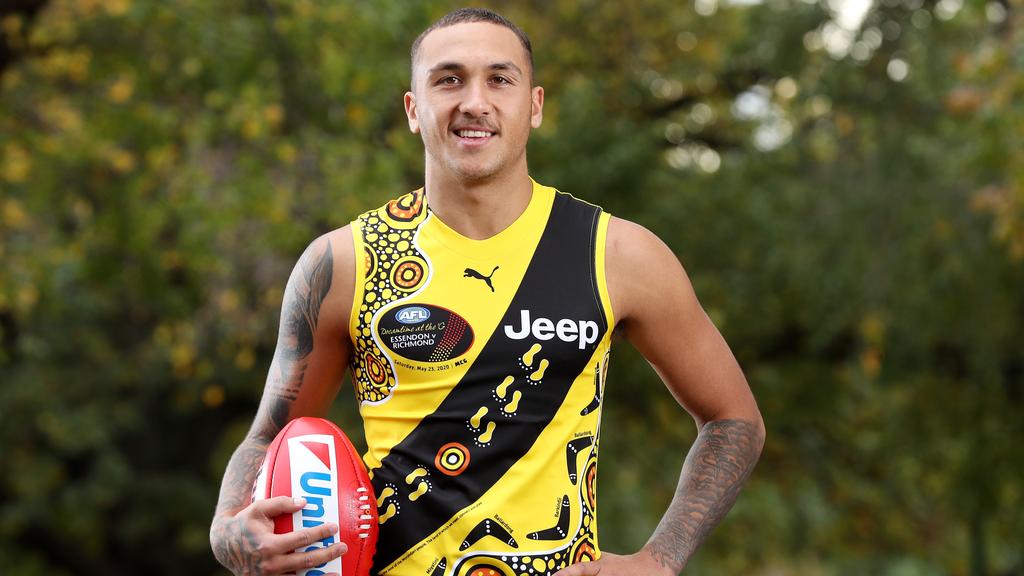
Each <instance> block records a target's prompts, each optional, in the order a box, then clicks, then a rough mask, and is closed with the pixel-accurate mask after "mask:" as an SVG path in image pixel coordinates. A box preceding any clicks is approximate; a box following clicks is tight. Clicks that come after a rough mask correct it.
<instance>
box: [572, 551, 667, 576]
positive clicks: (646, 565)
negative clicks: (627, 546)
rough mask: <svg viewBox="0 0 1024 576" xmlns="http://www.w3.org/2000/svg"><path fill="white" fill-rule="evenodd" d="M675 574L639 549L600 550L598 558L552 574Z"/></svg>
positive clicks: (581, 575)
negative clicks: (625, 552) (628, 551)
mask: <svg viewBox="0 0 1024 576" xmlns="http://www.w3.org/2000/svg"><path fill="white" fill-rule="evenodd" d="M598 574H600V576H640V575H642V576H675V574H676V573H675V572H673V571H671V570H670V569H669V568H666V567H665V566H662V565H661V564H660V563H658V562H657V561H656V560H655V559H654V558H652V557H651V555H650V554H648V553H646V552H645V551H643V550H641V551H640V552H637V553H636V554H629V555H627V556H620V555H618V554H611V553H608V552H602V553H601V558H600V559H599V560H594V561H593V562H580V563H579V564H573V565H572V566H568V567H566V568H563V569H562V570H559V571H558V572H555V574H554V576H597V575H598Z"/></svg>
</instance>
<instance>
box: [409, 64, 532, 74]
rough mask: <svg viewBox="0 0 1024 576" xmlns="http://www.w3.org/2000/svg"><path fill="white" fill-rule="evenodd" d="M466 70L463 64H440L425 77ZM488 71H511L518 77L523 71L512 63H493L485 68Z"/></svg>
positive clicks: (428, 71)
mask: <svg viewBox="0 0 1024 576" xmlns="http://www.w3.org/2000/svg"><path fill="white" fill-rule="evenodd" d="M465 69H466V66H465V65H464V64H460V63H458V62H440V63H438V64H437V65H436V66H434V67H432V68H431V69H430V70H427V75H428V76H432V75H434V74H436V73H438V72H458V71H463V70H465ZM487 69H488V70H502V71H505V70H511V71H513V72H515V73H516V74H518V75H519V76H520V77H521V76H522V75H523V71H522V70H521V69H520V68H519V66H516V65H515V63H513V62H495V63H494V64H491V65H489V66H488V67H487Z"/></svg>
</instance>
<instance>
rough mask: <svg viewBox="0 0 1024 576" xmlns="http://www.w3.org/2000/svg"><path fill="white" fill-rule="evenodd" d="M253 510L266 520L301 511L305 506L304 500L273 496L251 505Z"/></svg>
mask: <svg viewBox="0 0 1024 576" xmlns="http://www.w3.org/2000/svg"><path fill="white" fill-rule="evenodd" d="M252 505H253V509H254V510H255V511H256V512H259V513H260V514H263V515H264V516H266V517H267V518H274V517H275V516H280V515H281V514H291V513H292V512H298V511H299V510H302V507H303V506H305V505H306V499H305V498H292V497H290V496H275V497H273V498H268V499H266V500H257V501H255V502H253V503H252Z"/></svg>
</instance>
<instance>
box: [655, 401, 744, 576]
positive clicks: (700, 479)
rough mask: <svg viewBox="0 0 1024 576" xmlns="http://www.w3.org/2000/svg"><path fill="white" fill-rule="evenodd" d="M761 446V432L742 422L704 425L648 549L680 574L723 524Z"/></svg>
mask: <svg viewBox="0 0 1024 576" xmlns="http://www.w3.org/2000/svg"><path fill="white" fill-rule="evenodd" d="M763 442H764V438H763V436H762V433H761V430H760V427H759V426H758V425H757V424H755V423H754V422H748V421H745V420H715V421H712V422H708V423H707V424H706V425H705V426H704V428H703V429H701V431H700V434H699V435H698V436H697V440H696V442H694V443H693V447H692V448H691V449H690V453H689V455H688V456H687V457H686V462H685V463H684V464H683V472H682V474H681V475H680V478H679V486H678V487H677V488H676V494H675V496H674V497H673V498H672V504H671V505H669V508H668V511H666V512H665V516H664V517H663V518H662V519H661V522H660V523H659V524H658V528H657V529H656V530H655V531H654V535H653V536H651V539H650V541H648V543H647V548H648V550H649V551H650V554H651V556H652V557H653V558H654V560H656V561H657V562H658V563H659V564H661V565H662V566H664V567H666V568H668V569H669V570H671V571H672V572H674V573H678V572H679V571H680V570H682V569H683V567H684V566H686V563H687V562H688V561H689V559H690V556H692V555H693V553H694V552H695V551H696V550H697V548H698V547H699V546H700V545H701V544H702V543H703V542H704V539H705V538H707V536H708V533H710V532H711V530H712V528H714V527H715V526H717V525H718V523H719V522H721V521H722V519H723V518H725V515H726V513H728V512H729V509H730V508H732V505H733V503H734V502H735V501H736V497H737V496H739V493H740V490H741V489H742V488H743V483H744V482H746V480H747V477H748V476H750V472H751V471H752V470H753V469H754V464H755V463H756V462H757V458H758V456H760V453H761V445H762V443H763Z"/></svg>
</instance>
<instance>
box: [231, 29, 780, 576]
mask: <svg viewBox="0 0 1024 576" xmlns="http://www.w3.org/2000/svg"><path fill="white" fill-rule="evenodd" d="M405 110H406V114H407V117H408V120H409V128H410V129H411V131H412V132H414V133H418V134H420V136H421V137H422V139H423V143H424V149H425V184H424V187H423V188H421V189H419V190H416V191H413V192H410V193H408V194H405V195H403V196H401V197H399V198H396V199H395V200H392V201H391V202H389V203H388V204H386V205H385V206H383V207H381V208H379V209H376V210H372V211H370V212H367V213H365V214H363V215H361V216H360V217H359V218H358V219H356V220H355V221H354V222H352V224H351V225H349V226H346V227H344V228H341V229H339V230H335V231H333V232H330V233H328V234H326V235H324V236H322V237H320V238H318V239H316V240H314V241H313V242H312V243H311V244H310V246H309V248H307V250H306V252H305V253H304V254H303V255H302V257H301V258H300V259H299V262H298V264H297V265H296V267H295V270H294V271H293V273H292V275H291V277H290V279H289V281H288V285H287V288H286V293H285V300H284V304H283V309H282V316H281V327H280V332H279V337H278V347H277V350H276V352H275V355H274V360H273V362H272V364H271V367H270V373H269V375H268V378H267V382H266V386H265V389H264V394H263V399H262V401H261V404H260V408H259V411H258V412H257V415H256V418H255V421H254V423H253V426H252V429H251V430H250V432H249V434H248V435H247V437H246V439H245V440H244V441H243V443H242V445H241V446H239V448H238V450H237V451H236V452H235V455H234V456H233V457H232V459H231V462H230V463H229V464H228V469H227V471H226V472H225V476H224V483H223V485H222V488H221V495H220V501H219V503H218V508H217V512H216V515H215V517H214V521H213V525H212V527H211V544H212V546H213V549H214V552H215V554H216V556H217V558H218V560H220V561H221V562H222V563H223V564H224V565H225V566H227V567H228V568H229V569H231V571H232V572H234V573H235V574H283V573H291V572H295V571H298V570H301V569H302V568H308V567H312V566H318V565H321V564H323V563H324V562H326V561H327V560H329V559H332V558H334V557H337V556H338V555H340V554H342V553H344V552H345V550H344V545H342V544H338V545H335V546H332V547H328V548H323V549H318V550H316V551H313V552H306V553H289V552H290V551H292V550H294V549H295V548H297V547H299V546H300V545H308V544H309V543H311V542H315V541H317V540H321V539H323V538H326V537H327V536H329V535H330V534H332V533H333V532H334V531H335V530H337V527H336V526H330V525H325V526H321V527H317V528H311V529H306V530H301V531H298V532H295V533H293V534H290V535H274V534H273V526H272V521H271V519H272V518H273V517H274V516H276V515H278V514H287V513H292V512H294V511H296V510H297V509H298V508H297V507H296V503H294V502H292V501H291V500H290V499H270V500H265V501H260V502H256V503H252V504H249V494H250V490H251V486H252V482H253V478H254V477H255V475H256V471H257V468H258V467H259V464H260V461H261V459H262V455H263V452H264V450H265V449H266V447H267V445H268V444H269V443H270V441H271V440H272V439H273V437H274V436H275V435H276V434H277V432H278V431H279V430H280V429H281V428H282V427H283V426H284V425H285V424H286V423H287V422H288V420H290V419H292V418H295V417H298V416H304V415H313V416H321V415H323V414H325V413H326V411H327V408H328V407H329V405H330V404H331V402H333V400H334V398H335V395H336V394H337V391H338V389H339V386H340V383H341V380H342V376H343V374H344V372H345V370H346V369H348V370H351V373H352V380H353V386H354V394H355V397H356V399H357V401H358V402H359V407H360V413H361V415H362V418H363V425H364V430H365V433H366V439H367V443H368V448H369V450H368V452H367V454H366V455H365V457H364V460H365V462H366V464H367V466H368V468H369V469H370V470H371V474H372V479H373V484H374V487H375V489H376V494H377V497H378V508H379V513H380V537H379V542H378V549H377V554H376V556H375V558H374V571H373V572H374V573H375V574H388V575H396V576H397V575H401V576H405V575H409V576H412V575H427V576H482V575H492V576H497V575H502V576H519V575H522V574H529V575H551V574H556V575H557V576H578V575H586V574H598V573H600V574H602V575H603V576H617V575H622V576H627V575H628V576H635V575H659V574H666V575H668V574H677V573H678V572H679V571H680V570H682V569H683V567H684V566H685V565H686V563H687V562H688V560H689V559H690V557H691V556H692V555H693V553H694V552H695V551H696V549H697V548H698V547H699V546H700V545H701V543H702V542H703V541H704V539H705V538H706V537H707V535H708V533H709V532H710V531H711V529H712V528H714V526H715V525H717V524H718V522H719V521H721V519H722V518H723V517H724V516H725V514H726V513H727V512H728V510H729V508H730V507H731V506H732V504H733V502H734V501H735V499H736V497H737V496H738V494H739V491H740V489H741V488H742V486H743V483H744V482H745V480H746V478H747V476H748V475H749V474H750V471H751V470H752V469H753V467H754V464H755V462H756V460H757V458H758V456H759V454H760V451H761V447H762V445H763V442H764V426H763V423H762V421H761V416H760V413H759V411H758V409H757V405H756V403H755V401H754V398H753V396H752V395H751V392H750V389H749V387H748V386H747V383H746V380H745V379H744V376H743V373H742V371H741V370H740V368H739V366H738V365H737V363H736V360H735V359H734V357H733V355H732V353H731V352H730V350H729V347H728V346H727V344H726V343H725V341H724V340H723V339H722V337H721V335H720V334H719V333H718V331H717V330H716V329H715V327H714V326H713V325H712V323H711V322H710V320H709V319H708V317H707V315H706V314H705V313H704V311H703V310H702V309H701V307H700V304H699V303H698V302H697V299H696V297H695V295H694V293H693V289H692V287H691V285H690V283H689V280H688V279H687V276H686V274H685V272H684V271H683V269H682V267H681V266H680V264H679V262H678V260H677V259H676V258H675V256H674V255H673V254H672V252H671V251H670V250H669V249H668V248H667V247H666V246H665V244H664V243H662V242H661V241H660V240H659V239H658V238H656V237H655V236H654V235H653V234H651V233H650V232H648V231H647V230H645V229H644V228H642V227H640V226H638V225H636V224H632V223H630V222H627V221H625V220H621V219H618V218H614V217H611V216H609V215H608V214H607V213H605V212H603V211H602V210H601V209H600V208H598V207H596V206H593V205H591V204H588V203H586V202H582V201H580V200H577V199H575V198H573V197H572V196H570V195H568V194H565V193H562V192H559V191H557V190H554V189H553V188H550V187H547V186H544V185H541V184H539V183H537V182H535V181H534V180H532V179H531V178H530V175H529V172H528V168H527V160H526V143H527V140H528V139H529V136H530V132H531V130H532V129H534V128H537V127H539V126H540V125H541V122H542V120H543V110H544V89H543V88H541V87H540V86H537V85H535V77H534V69H533V56H532V49H531V47H530V42H529V40H528V39H527V37H526V35H525V34H524V33H523V32H522V31H521V30H520V29H519V28H517V27H516V26H515V25H514V24H512V23H511V22H509V21H508V20H506V19H505V18H503V17H501V16H500V15H498V14H495V13H494V12H491V11H488V10H482V9H463V10H457V11H455V12H452V13H451V14H448V15H447V16H445V17H444V18H442V19H441V20H439V21H438V22H437V23H435V24H434V25H433V26H431V27H430V28H428V29H427V30H426V31H425V32H424V33H423V34H421V35H420V37H419V38H417V40H416V42H415V43H414V44H413V48H412V87H411V90H410V92H408V93H407V94H406V95H405ZM488 271H489V273H488ZM616 330H618V331H619V332H620V333H621V334H623V335H624V336H625V338H626V339H628V340H629V341H630V342H631V343H632V344H633V345H634V346H636V348H637V349H638V350H639V351H640V352H641V353H642V354H643V355H644V357H645V358H646V359H647V360H648V361H649V362H650V363H651V365H652V366H653V367H654V369H655V370H656V371H657V373H658V374H659V376H660V377H661V379H662V381H663V382H664V383H665V385H666V386H667V387H668V389H669V390H670V391H671V392H672V394H673V395H674V396H675V398H676V400H678V402H679V403H680V405H681V406H682V408H685V410H686V411H688V412H689V413H690V414H691V415H692V417H693V419H694V420H695V422H696V424H697V427H698V430H699V434H698V437H697V440H696V441H695V442H694V444H693V446H692V447H691V448H690V452H689V455H688V456H687V457H686V460H685V463H684V465H683V471H682V474H681V476H680V480H679V486H678V489H677V491H676V494H675V496H674V497H673V499H672V502H671V503H670V504H669V506H668V509H667V510H666V512H665V515H664V517H663V518H662V521H661V523H660V524H659V525H658V527H657V529H656V530H655V532H654V534H653V535H652V536H651V538H650V540H649V541H648V543H647V544H646V545H645V546H644V547H643V548H642V549H641V550H639V551H637V552H635V553H633V554H629V555H616V554H611V553H608V552H602V551H601V550H600V548H599V545H598V521H597V503H596V477H597V459H598V447H599V436H600V414H601V408H602V404H603V397H604V386H605V375H606V374H607V369H608V361H609V357H610V349H611V335H612V333H613V332H614V331H616ZM627 464H628V463H622V462H606V463H605V465H606V466H609V465H610V466H617V465H627Z"/></svg>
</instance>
